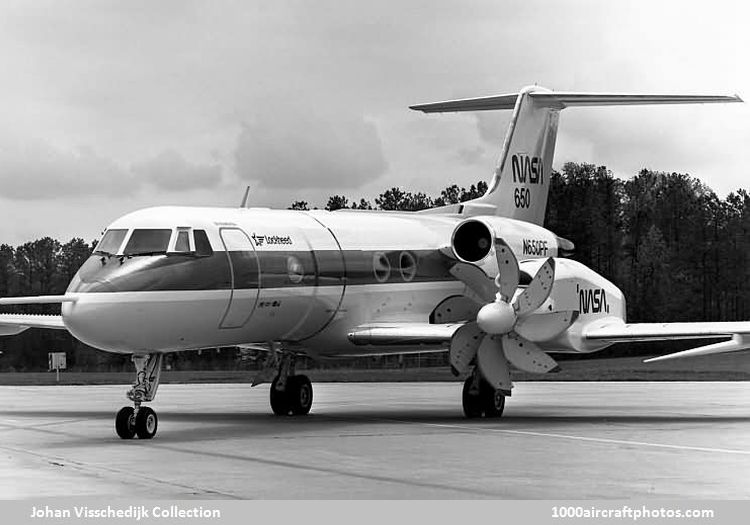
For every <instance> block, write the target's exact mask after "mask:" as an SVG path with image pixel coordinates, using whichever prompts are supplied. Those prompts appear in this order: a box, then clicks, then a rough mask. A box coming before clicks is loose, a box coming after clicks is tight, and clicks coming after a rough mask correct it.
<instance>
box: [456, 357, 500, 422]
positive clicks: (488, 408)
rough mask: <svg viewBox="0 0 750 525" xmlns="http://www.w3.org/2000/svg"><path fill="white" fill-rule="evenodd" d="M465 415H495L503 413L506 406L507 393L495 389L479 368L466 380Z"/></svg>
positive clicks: (464, 395) (495, 416) (470, 416)
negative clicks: (483, 376)
mask: <svg viewBox="0 0 750 525" xmlns="http://www.w3.org/2000/svg"><path fill="white" fill-rule="evenodd" d="M462 401H463V407H464V415H465V416H466V417H468V418H477V417H493V418H497V417H500V416H502V415H503V409H504V408H505V393H504V392H503V391H502V390H495V389H494V388H493V387H492V385H490V384H489V383H488V382H487V381H486V380H485V379H484V378H482V375H481V374H480V373H479V370H476V369H475V370H474V372H473V373H472V374H471V375H470V376H469V377H468V378H466V381H464V389H463V395H462Z"/></svg>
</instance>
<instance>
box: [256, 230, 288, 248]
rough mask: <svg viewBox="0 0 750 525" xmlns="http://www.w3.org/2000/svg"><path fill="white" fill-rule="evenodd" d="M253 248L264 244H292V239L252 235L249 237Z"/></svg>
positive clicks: (278, 236)
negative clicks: (253, 244)
mask: <svg viewBox="0 0 750 525" xmlns="http://www.w3.org/2000/svg"><path fill="white" fill-rule="evenodd" d="M251 237H252V239H253V242H254V243H255V246H258V247H260V246H263V245H264V244H266V243H267V244H293V242H292V238H291V237H290V236H289V235H286V236H280V235H257V234H256V233H253V234H252V235H251Z"/></svg>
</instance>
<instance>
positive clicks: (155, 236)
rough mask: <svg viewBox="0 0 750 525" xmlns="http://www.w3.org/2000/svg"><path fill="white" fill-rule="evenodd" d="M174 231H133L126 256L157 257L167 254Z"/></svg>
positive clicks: (126, 247) (126, 248)
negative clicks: (157, 255) (156, 255)
mask: <svg viewBox="0 0 750 525" xmlns="http://www.w3.org/2000/svg"><path fill="white" fill-rule="evenodd" d="M171 236H172V230H133V233H132V235H131V236H130V240H129V241H128V244H127V246H125V251H124V252H123V253H124V254H125V255H155V254H162V253H167V247H168V246H169V238H170V237H171Z"/></svg>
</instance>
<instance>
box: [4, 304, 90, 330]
mask: <svg viewBox="0 0 750 525" xmlns="http://www.w3.org/2000/svg"><path fill="white" fill-rule="evenodd" d="M77 300H78V297H77V296H75V295H41V296H37V297H0V306H6V305H11V304H14V305H18V304H60V303H74V302H76V301H77ZM29 328H51V329H53V330H65V329H66V328H65V323H63V320H62V317H61V316H59V315H30V314H0V336H3V335H16V334H20V333H21V332H23V331H24V330H28V329H29Z"/></svg>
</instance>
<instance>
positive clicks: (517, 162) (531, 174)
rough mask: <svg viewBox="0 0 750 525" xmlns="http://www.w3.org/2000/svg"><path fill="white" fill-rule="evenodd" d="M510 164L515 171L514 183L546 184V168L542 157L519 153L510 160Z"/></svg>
mask: <svg viewBox="0 0 750 525" xmlns="http://www.w3.org/2000/svg"><path fill="white" fill-rule="evenodd" d="M510 163H511V168H512V169H513V182H520V183H521V184H544V167H543V165H542V159H541V157H532V156H531V155H527V154H525V153H519V154H514V155H513V156H512V157H511V158H510Z"/></svg>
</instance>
